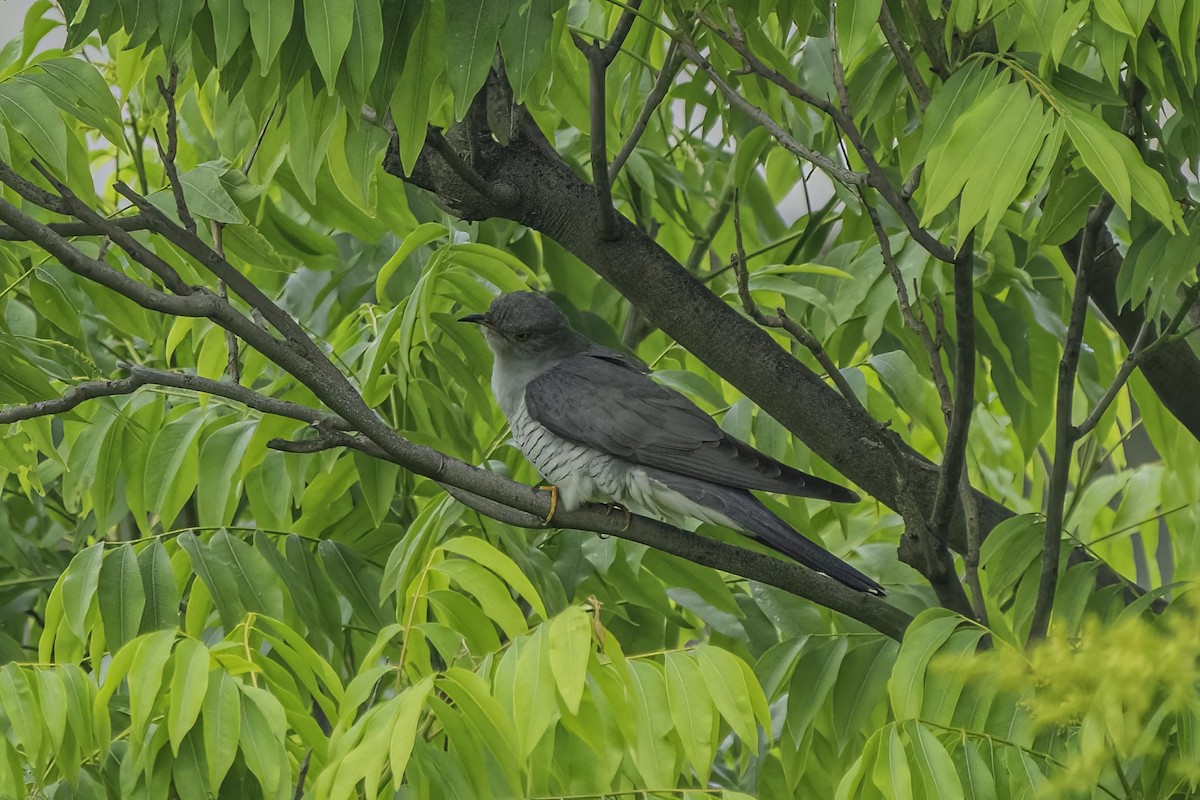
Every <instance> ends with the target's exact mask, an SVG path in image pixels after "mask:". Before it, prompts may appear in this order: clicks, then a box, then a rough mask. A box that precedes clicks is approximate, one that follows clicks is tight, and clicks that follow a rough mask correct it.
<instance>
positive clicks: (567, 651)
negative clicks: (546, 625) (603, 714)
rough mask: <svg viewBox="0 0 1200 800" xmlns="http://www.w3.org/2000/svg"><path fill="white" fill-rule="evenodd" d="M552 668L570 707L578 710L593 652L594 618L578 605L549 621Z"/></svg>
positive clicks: (573, 710) (576, 712) (568, 707)
mask: <svg viewBox="0 0 1200 800" xmlns="http://www.w3.org/2000/svg"><path fill="white" fill-rule="evenodd" d="M549 637H550V670H551V671H552V672H553V673H554V682H555V684H556V685H557V686H558V695H559V697H561V698H562V700H563V703H564V704H565V705H566V707H567V710H568V711H570V712H571V713H572V714H578V713H579V703H580V701H581V700H582V699H583V689H584V686H585V684H586V682H587V667H588V659H589V658H590V657H591V652H592V622H591V620H590V619H589V618H588V615H587V614H586V613H585V612H584V610H583V609H582V608H580V607H579V606H570V607H569V608H567V610H566V611H564V612H563V613H561V614H559V615H558V616H557V617H555V618H554V619H553V620H552V621H551V622H550V634H549Z"/></svg>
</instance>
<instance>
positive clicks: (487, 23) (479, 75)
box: [445, 0, 508, 119]
mask: <svg viewBox="0 0 1200 800" xmlns="http://www.w3.org/2000/svg"><path fill="white" fill-rule="evenodd" d="M445 8H446V39H445V48H446V69H447V72H448V74H449V76H450V88H451V89H453V90H454V118H455V119H462V118H463V117H464V116H465V115H466V113H467V107H468V106H469V105H470V104H471V100H473V99H474V97H475V93H476V92H477V91H479V89H480V87H482V86H483V81H484V79H486V78H487V74H488V70H489V69H491V66H492V59H493V58H494V57H495V55H496V39H497V37H498V36H499V35H500V26H501V25H503V24H504V19H505V17H507V16H508V3H504V2H496V0H446V2H445Z"/></svg>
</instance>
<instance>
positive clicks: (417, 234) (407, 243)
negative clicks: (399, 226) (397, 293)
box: [371, 139, 450, 375]
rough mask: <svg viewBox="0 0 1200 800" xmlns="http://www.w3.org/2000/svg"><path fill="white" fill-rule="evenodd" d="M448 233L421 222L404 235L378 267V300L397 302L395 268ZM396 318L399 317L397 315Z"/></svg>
mask: <svg viewBox="0 0 1200 800" xmlns="http://www.w3.org/2000/svg"><path fill="white" fill-rule="evenodd" d="M422 141H424V140H423V139H422ZM449 235H450V229H449V228H447V227H446V226H445V225H442V224H441V223H437V222H423V223H421V224H420V225H418V226H417V228H416V230H414V231H413V232H412V233H410V234H408V235H407V236H405V237H404V239H403V241H401V242H400V246H399V247H398V248H396V252H395V253H393V254H392V256H391V258H389V259H388V260H387V261H385V262H384V264H383V266H382V267H380V268H379V273H378V274H377V275H376V276H375V296H376V297H378V298H379V300H380V302H382V303H386V304H395V303H396V302H397V300H395V299H393V298H391V297H390V296H389V295H388V292H387V284H388V282H389V281H390V280H391V279H392V275H394V274H395V273H396V270H397V269H399V268H400V265H401V264H403V263H404V262H405V261H406V260H407V259H408V257H409V256H411V255H412V254H413V253H415V252H416V250H417V248H418V247H421V246H423V245H427V244H429V243H430V242H434V241H437V240H438V239H441V238H442V237H443V236H449ZM398 319H399V317H398V316H397V320H398ZM393 333H394V331H393ZM371 374H372V375H378V371H377V370H375V368H374V365H372V369H371Z"/></svg>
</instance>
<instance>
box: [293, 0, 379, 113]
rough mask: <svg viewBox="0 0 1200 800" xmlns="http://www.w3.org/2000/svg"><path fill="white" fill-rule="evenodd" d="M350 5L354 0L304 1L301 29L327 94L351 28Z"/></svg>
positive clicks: (352, 14) (348, 41) (336, 72)
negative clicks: (319, 71)
mask: <svg viewBox="0 0 1200 800" xmlns="http://www.w3.org/2000/svg"><path fill="white" fill-rule="evenodd" d="M354 6H355V3H354V0H304V32H305V34H306V35H307V36H308V43H309V45H311V46H312V54H313V59H314V60H315V61H316V62H317V68H318V69H319V70H321V77H323V78H324V79H325V85H326V86H327V87H329V93H330V94H332V93H333V87H334V83H335V81H336V80H337V74H338V68H339V67H340V66H341V63H342V56H343V55H345V53H346V47H347V46H348V45H349V44H350V36H351V34H352V33H353V30H354V14H355V8H354ZM382 24H383V23H382V21H381V22H380V25H382Z"/></svg>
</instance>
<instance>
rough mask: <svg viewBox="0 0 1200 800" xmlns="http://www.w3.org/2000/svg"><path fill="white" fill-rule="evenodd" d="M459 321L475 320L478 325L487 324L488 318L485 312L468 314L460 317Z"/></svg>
mask: <svg viewBox="0 0 1200 800" xmlns="http://www.w3.org/2000/svg"><path fill="white" fill-rule="evenodd" d="M458 321H459V322H473V323H475V324H476V325H487V318H486V317H484V316H483V314H467V315H466V316H465V317H459V318H458Z"/></svg>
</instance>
